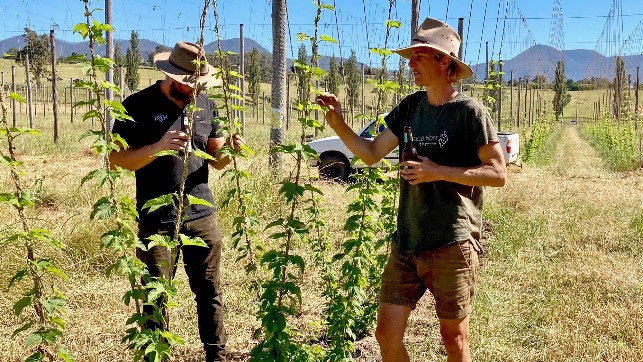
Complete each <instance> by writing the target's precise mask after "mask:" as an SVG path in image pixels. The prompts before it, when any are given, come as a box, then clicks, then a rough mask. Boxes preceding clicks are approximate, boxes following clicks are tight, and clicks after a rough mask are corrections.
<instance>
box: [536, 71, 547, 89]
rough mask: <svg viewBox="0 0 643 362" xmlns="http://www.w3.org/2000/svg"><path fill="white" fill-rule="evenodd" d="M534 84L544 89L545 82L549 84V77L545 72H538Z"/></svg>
mask: <svg viewBox="0 0 643 362" xmlns="http://www.w3.org/2000/svg"><path fill="white" fill-rule="evenodd" d="M533 84H534V85H535V86H536V88H538V89H542V88H543V87H544V86H545V84H547V77H545V76H544V75H543V74H537V75H536V76H535V77H534V80H533Z"/></svg>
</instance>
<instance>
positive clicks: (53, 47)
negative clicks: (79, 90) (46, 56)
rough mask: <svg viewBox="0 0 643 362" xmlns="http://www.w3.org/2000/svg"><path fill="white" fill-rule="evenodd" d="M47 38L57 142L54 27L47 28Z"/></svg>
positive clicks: (56, 138) (55, 140)
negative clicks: (49, 46)
mask: <svg viewBox="0 0 643 362" xmlns="http://www.w3.org/2000/svg"><path fill="white" fill-rule="evenodd" d="M49 40H50V42H51V94H52V101H53V102H54V143H57V142H58V89H57V87H56V82H57V81H56V78H57V77H58V74H57V73H56V37H55V36H54V29H51V30H49Z"/></svg>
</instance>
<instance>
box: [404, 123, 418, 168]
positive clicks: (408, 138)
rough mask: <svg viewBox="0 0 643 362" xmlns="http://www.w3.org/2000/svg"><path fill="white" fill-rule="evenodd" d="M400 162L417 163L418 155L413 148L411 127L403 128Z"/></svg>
mask: <svg viewBox="0 0 643 362" xmlns="http://www.w3.org/2000/svg"><path fill="white" fill-rule="evenodd" d="M401 158H402V160H401V161H419V160H420V159H419V158H418V153H417V150H416V149H415V147H414V146H413V134H412V133H411V127H409V126H404V148H403V149H402V155H401Z"/></svg>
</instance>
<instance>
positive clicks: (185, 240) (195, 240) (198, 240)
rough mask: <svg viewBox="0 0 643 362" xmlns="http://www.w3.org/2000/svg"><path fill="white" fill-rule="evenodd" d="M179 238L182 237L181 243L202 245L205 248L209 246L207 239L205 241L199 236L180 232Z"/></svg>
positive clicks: (184, 244)
mask: <svg viewBox="0 0 643 362" xmlns="http://www.w3.org/2000/svg"><path fill="white" fill-rule="evenodd" d="M179 238H180V239H181V244H183V246H200V247H203V248H207V247H208V244H206V243H205V241H203V239H201V238H200V237H198V236H197V237H192V238H191V237H189V236H187V235H183V234H180V235H179Z"/></svg>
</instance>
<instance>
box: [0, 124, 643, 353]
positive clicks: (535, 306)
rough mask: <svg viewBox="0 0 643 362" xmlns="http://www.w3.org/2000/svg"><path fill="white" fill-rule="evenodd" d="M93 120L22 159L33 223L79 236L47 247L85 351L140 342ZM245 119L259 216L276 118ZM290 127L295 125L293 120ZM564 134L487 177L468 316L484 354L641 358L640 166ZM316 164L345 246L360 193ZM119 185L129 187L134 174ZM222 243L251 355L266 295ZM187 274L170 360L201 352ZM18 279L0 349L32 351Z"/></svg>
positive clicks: (421, 336)
mask: <svg viewBox="0 0 643 362" xmlns="http://www.w3.org/2000/svg"><path fill="white" fill-rule="evenodd" d="M42 123H44V121H43V122H42ZM86 126H87V125H85V126H81V125H77V126H75V127H77V128H69V127H67V128H66V130H68V133H69V134H70V136H69V141H65V144H63V145H61V146H51V145H50V144H48V143H49V142H50V141H49V140H48V139H50V138H49V136H43V137H41V138H39V139H38V141H28V140H26V141H25V143H24V144H22V145H20V147H19V148H18V151H19V152H20V156H21V159H23V160H24V161H25V162H26V170H27V172H26V173H25V174H24V178H25V183H26V184H27V185H29V186H30V188H32V189H33V190H36V191H37V192H38V193H39V194H38V195H39V199H40V200H42V201H41V202H40V203H39V204H38V207H37V208H36V209H34V210H33V211H31V212H30V214H29V216H30V218H31V222H32V224H33V226H37V227H46V228H48V229H49V230H51V231H52V232H53V233H54V234H55V236H56V237H58V238H60V239H61V240H63V241H64V242H65V243H67V244H68V245H69V248H68V250H67V251H65V252H53V251H50V250H41V252H42V253H46V254H48V255H50V256H51V257H52V258H53V259H54V260H55V261H56V262H57V263H59V265H60V266H61V268H62V269H63V270H65V271H66V272H67V273H68V274H69V277H70V279H69V281H67V282H57V284H58V285H60V286H61V288H62V289H63V291H64V293H65V294H66V295H67V297H68V298H69V300H70V313H69V316H68V317H67V321H68V323H67V328H66V330H65V339H64V346H65V347H66V348H67V349H68V350H70V351H71V352H72V353H73V354H74V355H75V356H76V358H77V360H78V361H97V362H98V361H100V362H103V361H127V360H131V356H130V354H129V353H128V352H127V351H125V348H124V346H123V345H122V344H121V343H120V339H121V337H122V336H123V332H124V330H125V329H126V326H125V323H124V321H125V319H126V317H127V316H128V315H129V314H130V313H131V312H132V311H131V309H129V308H127V307H125V306H124V304H123V303H122V302H121V301H120V298H121V295H122V293H123V292H124V291H125V289H126V288H127V286H126V283H125V281H124V280H123V279H120V278H116V277H114V278H106V277H105V276H104V275H103V270H104V268H105V267H106V266H107V265H108V263H109V261H110V260H111V259H112V257H111V256H110V255H109V254H108V253H107V252H105V251H101V250H100V248H99V240H98V235H100V233H101V230H103V229H104V228H105V226H104V225H100V224H95V223H90V222H89V218H88V215H89V210H90V207H91V203H92V202H93V200H96V199H97V198H98V196H99V194H100V192H99V191H98V190H96V189H95V188H94V187H93V186H92V185H85V186H83V187H82V188H81V187H80V186H79V184H80V178H81V177H82V176H83V175H84V174H85V173H86V172H87V171H89V170H90V169H92V168H95V167H98V166H99V165H100V160H99V159H98V158H96V157H94V156H93V155H91V154H88V152H87V148H86V145H82V144H81V145H79V144H78V143H77V142H76V141H75V140H77V135H78V134H79V133H80V130H79V129H80V128H82V127H85V128H86ZM74 129H76V130H75V131H74ZM249 133H250V134H249V135H247V138H248V139H249V140H250V142H251V146H252V147H253V148H255V149H257V150H258V153H259V156H258V157H257V158H256V159H254V160H253V161H251V163H250V164H246V165H244V167H247V168H248V169H250V170H252V172H253V174H254V175H255V179H254V181H253V184H252V186H251V188H252V189H253V190H254V191H255V193H256V195H257V197H258V200H259V202H258V207H257V208H258V211H259V213H260V215H261V217H262V218H263V219H264V220H272V219H273V218H274V217H275V215H276V214H278V213H280V212H281V211H282V209H283V207H284V203H283V201H282V200H281V199H280V198H279V197H278V196H276V187H277V186H276V185H274V184H273V183H272V182H271V181H270V179H269V177H268V174H269V172H268V170H267V167H266V166H265V165H267V158H266V156H265V155H266V149H267V146H266V143H267V142H266V141H265V140H267V139H268V136H267V135H268V129H267V127H265V126H256V127H254V126H253V127H252V128H250V130H249ZM47 134H48V133H47ZM294 137H296V130H292V131H291V132H290V133H289V138H294ZM561 140H562V141H561V143H560V145H559V148H558V149H557V152H556V156H555V161H554V162H553V163H552V164H551V165H550V166H548V167H547V168H533V167H527V166H525V167H523V168H517V167H512V168H511V170H510V178H509V183H508V185H507V186H505V187H504V188H503V189H488V190H487V198H486V200H487V205H486V207H487V209H486V217H487V219H488V220H489V225H490V227H489V238H488V239H487V240H486V245H487V248H488V253H487V255H486V256H485V258H484V265H485V267H484V269H483V271H482V272H481V274H480V278H479V280H480V284H479V287H478V291H477V300H476V306H475V310H474V314H473V316H472V327H471V329H472V348H473V352H474V355H475V358H476V360H477V361H482V362H492V361H493V362H495V361H534V362H535V361H561V362H562V361H637V360H638V358H639V357H640V356H641V355H643V327H641V325H640V323H639V321H640V320H641V319H642V318H643V302H642V301H643V275H642V273H641V269H640V259H641V256H642V246H641V245H642V244H641V241H643V240H641V239H642V238H643V203H642V202H643V201H642V199H641V195H642V194H643V172H641V170H639V171H637V172H633V173H628V174H624V173H613V172H608V171H605V168H604V167H603V163H602V161H601V160H600V159H599V158H598V157H597V156H596V155H595V153H594V152H593V150H592V149H590V148H589V147H588V145H587V144H586V143H585V142H584V141H583V140H581V139H580V138H579V137H578V135H577V133H576V130H575V129H574V128H573V127H569V128H565V129H564V131H563V135H562V138H561ZM2 144H4V143H2ZM219 176H220V172H216V171H215V172H213V175H212V176H211V188H212V190H213V191H214V193H215V198H216V199H217V200H219V201H220V200H221V199H222V197H223V192H224V190H225V189H227V188H228V186H229V185H227V181H223V180H220V179H219ZM307 177H311V178H312V180H313V182H314V183H315V184H316V185H317V186H318V187H320V188H321V189H322V190H323V191H324V202H323V207H324V208H326V213H325V215H326V216H325V220H326V222H327V230H326V231H327V233H328V236H329V238H330V240H331V241H332V242H333V245H335V247H337V246H338V245H339V244H340V243H341V241H342V240H343V239H344V238H345V237H346V234H345V232H344V231H343V230H342V227H343V223H344V219H345V213H344V210H345V207H346V205H347V204H348V203H349V202H350V200H351V197H352V195H351V194H347V193H346V192H345V191H344V186H343V185H338V184H334V183H328V182H323V181H319V180H316V179H315V178H316V171H315V170H314V169H313V170H310V174H309V175H308V176H307ZM39 180H41V181H39ZM0 185H1V186H2V189H3V190H10V189H11V184H10V182H9V180H8V176H7V173H4V172H3V173H0ZM122 191H123V193H125V194H129V195H133V184H132V180H128V181H127V182H126V184H125V185H124V186H123V190H122ZM0 215H2V217H0V233H1V234H4V233H7V232H8V230H9V229H10V228H13V227H15V224H16V222H17V220H16V217H15V214H14V213H13V211H12V210H11V209H9V208H8V207H7V206H0ZM219 217H220V219H221V222H222V226H223V228H224V231H225V234H226V235H229V234H230V224H231V219H232V217H233V215H232V211H231V210H220V211H219ZM227 240H229V238H228V239H227ZM226 245H227V247H225V248H224V251H223V264H222V265H223V271H222V273H223V274H222V281H223V285H224V301H225V303H226V328H227V330H228V334H229V350H230V351H231V354H232V360H235V361H244V360H247V353H248V352H249V350H250V349H251V348H252V346H253V345H254V343H255V342H254V341H253V339H252V331H253V330H254V329H255V328H256V327H257V326H258V325H259V324H258V321H257V320H256V318H255V315H254V312H255V302H256V300H257V297H256V295H255V294H254V293H253V292H250V291H248V288H247V286H248V284H249V279H248V276H247V275H246V274H245V273H243V272H242V270H243V267H242V264H243V262H242V261H240V262H235V259H236V252H235V251H234V250H232V249H231V247H230V246H229V243H227V244H226ZM295 251H296V252H297V253H299V254H301V255H303V256H304V257H305V259H306V262H307V270H306V273H305V274H304V276H303V278H302V280H301V287H302V291H303V300H304V303H303V305H302V308H301V314H300V316H299V317H298V318H297V319H296V320H293V322H294V323H295V324H296V325H297V326H298V327H299V328H300V330H301V332H302V338H303V339H305V340H308V339H314V338H316V337H318V336H319V334H320V332H321V331H322V330H323V326H322V325H321V323H322V320H323V309H324V303H325V301H324V300H323V298H322V297H321V296H320V295H321V290H320V288H321V287H320V283H319V273H318V270H316V268H315V267H314V263H313V261H312V259H311V255H310V254H311V253H310V252H309V247H308V246H307V245H303V244H301V243H299V244H298V245H297V246H296V248H295ZM23 254H24V251H23V250H22V249H21V248H20V247H19V246H18V245H14V246H9V247H4V248H3V249H2V252H0V259H1V262H0V285H1V286H2V287H3V288H4V286H6V285H7V282H8V280H9V278H10V277H11V275H12V272H13V270H15V269H16V267H17V265H19V263H20V262H21V261H22V260H23ZM178 279H179V280H180V281H181V282H182V284H181V287H180V298H179V300H180V306H179V307H178V308H176V309H173V310H172V311H171V325H172V328H173V329H174V330H175V331H176V332H177V333H178V334H180V335H182V336H184V337H186V339H187V344H186V345H185V346H182V347H178V348H177V349H176V353H175V354H174V357H173V361H199V360H200V358H201V352H200V350H201V346H200V343H199V340H198V333H197V329H196V315H195V306H194V302H193V299H192V296H191V293H190V292H189V288H188V285H187V280H186V277H185V274H184V272H183V271H182V270H180V272H179V274H178ZM23 286H24V285H23ZM18 292H19V288H13V289H12V290H9V291H4V290H3V293H1V294H0V345H1V346H2V347H3V348H1V349H0V360H1V361H10V362H13V361H18V360H20V359H21V358H24V357H25V352H24V348H23V342H22V339H21V338H16V339H11V338H9V336H10V334H11V332H12V331H13V329H15V328H16V327H17V326H18V325H19V323H18V321H17V320H16V318H15V317H14V316H13V313H12V304H13V303H14V302H15V301H16V300H17V299H18V298H19V295H18ZM432 304H433V301H432V299H431V298H430V297H429V296H425V298H423V299H422V301H421V302H420V306H419V308H418V310H417V311H416V312H414V313H413V314H412V317H411V320H410V322H409V330H408V334H407V342H408V346H409V351H410V353H411V355H412V359H413V360H414V361H439V360H444V349H443V348H442V347H441V345H440V339H439V335H438V331H437V319H436V318H435V315H434V312H433V308H432ZM357 347H358V353H357V355H356V360H358V361H375V360H377V355H378V347H377V343H376V342H375V339H374V337H373V336H367V337H366V338H364V339H362V340H360V341H358V342H357Z"/></svg>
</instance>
